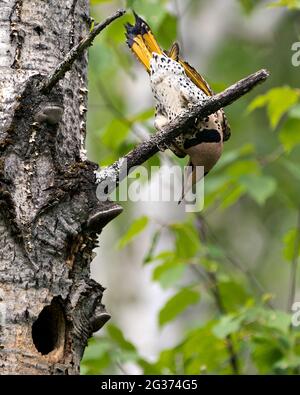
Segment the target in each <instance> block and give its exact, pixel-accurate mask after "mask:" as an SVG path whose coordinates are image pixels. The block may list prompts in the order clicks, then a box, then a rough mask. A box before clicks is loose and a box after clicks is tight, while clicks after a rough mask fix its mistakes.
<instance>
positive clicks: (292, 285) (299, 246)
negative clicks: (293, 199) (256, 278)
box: [287, 209, 300, 312]
mask: <svg viewBox="0 0 300 395" xmlns="http://www.w3.org/2000/svg"><path fill="white" fill-rule="evenodd" d="M299 250H300V209H299V210H298V219H297V228H296V238H295V243H294V251H293V258H292V262H291V272H290V281H289V298H288V305H287V310H288V312H290V311H291V309H292V306H293V304H294V301H295V295H296V287H297V269H298V262H299Z"/></svg>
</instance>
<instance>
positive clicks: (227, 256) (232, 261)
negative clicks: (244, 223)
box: [202, 218, 274, 310]
mask: <svg viewBox="0 0 300 395" xmlns="http://www.w3.org/2000/svg"><path fill="white" fill-rule="evenodd" d="M202 220H203V222H204V223H205V225H206V227H207V228H208V229H209V235H210V237H211V239H212V240H213V241H214V242H215V243H216V244H217V245H218V246H219V247H221V249H222V250H223V252H224V258H225V259H226V260H227V261H228V262H229V263H230V264H231V265H232V266H234V267H235V268H237V269H238V270H239V271H240V272H242V273H243V274H244V275H245V276H246V277H247V278H248V280H249V281H250V283H251V284H252V287H253V288H255V289H256V290H257V292H258V293H259V295H260V296H263V295H264V294H267V293H268V292H267V290H266V289H265V288H264V286H263V285H262V284H261V282H260V281H259V280H258V278H257V277H256V276H255V275H254V274H253V273H252V272H251V271H250V270H249V269H248V268H244V266H243V265H242V264H241V263H240V262H239V261H238V260H237V259H236V258H234V257H233V256H232V255H230V254H229V253H228V252H227V251H226V249H225V248H224V246H223V245H222V243H221V242H220V241H219V240H218V238H217V236H216V235H215V234H214V232H213V231H212V230H211V228H210V226H209V224H208V222H207V220H206V219H205V218H202ZM266 304H267V305H268V307H269V308H270V309H272V310H274V306H273V304H272V302H271V301H270V300H268V301H267V302H266Z"/></svg>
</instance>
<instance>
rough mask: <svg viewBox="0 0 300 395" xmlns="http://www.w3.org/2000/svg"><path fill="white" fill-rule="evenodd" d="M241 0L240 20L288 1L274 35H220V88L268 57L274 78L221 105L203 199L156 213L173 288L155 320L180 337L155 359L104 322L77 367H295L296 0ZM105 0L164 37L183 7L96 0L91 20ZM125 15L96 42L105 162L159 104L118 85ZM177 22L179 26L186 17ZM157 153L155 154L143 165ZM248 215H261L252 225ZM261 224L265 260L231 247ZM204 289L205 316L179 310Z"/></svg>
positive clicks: (92, 72) (92, 116)
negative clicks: (135, 107) (192, 209)
mask: <svg viewBox="0 0 300 395" xmlns="http://www.w3.org/2000/svg"><path fill="white" fill-rule="evenodd" d="M236 1H237V4H238V5H239V7H240V9H239V12H240V15H241V16H240V17H241V18H244V19H243V23H244V24H247V21H248V19H247V18H251V16H252V15H253V13H255V12H256V10H257V8H264V7H267V8H269V13H270V15H271V14H272V13H274V12H277V11H275V10H278V8H277V7H281V8H282V11H283V14H282V15H281V19H280V23H278V24H276V30H274V31H273V32H271V34H272V40H270V39H269V40H265V41H262V40H258V39H256V38H255V37H253V36H248V35H247V34H239V32H231V33H230V34H227V35H224V37H222V38H221V39H220V42H219V45H218V46H217V48H216V49H215V50H214V52H213V53H212V54H211V56H210V59H209V60H208V62H207V68H206V70H201V71H202V72H204V74H205V76H206V78H207V79H208V81H210V82H211V85H212V86H213V88H214V89H223V88H224V87H225V86H227V85H229V84H230V83H233V82H235V81H236V80H238V79H240V78H242V77H243V76H246V75H247V74H249V73H251V72H254V71H255V70H257V69H259V68H261V67H265V68H267V69H269V70H270V72H271V77H270V79H269V81H268V82H267V83H266V84H264V85H263V86H262V87H261V88H259V89H256V90H255V91H254V92H253V93H251V94H249V95H247V96H245V97H243V98H242V99H241V100H239V101H238V102H236V103H234V105H232V106H230V107H229V108H228V109H226V113H227V114H228V117H229V119H230V123H231V128H232V137H231V140H230V141H229V142H228V143H226V147H225V150H224V154H223V156H222V158H221V160H220V162H219V163H218V164H217V166H216V168H215V169H214V170H213V171H212V172H211V174H210V175H209V177H207V180H206V184H205V188H206V190H205V193H206V196H205V210H204V211H203V212H202V213H201V214H199V213H197V214H190V215H189V216H188V217H187V219H186V221H185V222H183V223H172V224H167V225H166V224H163V225H157V224H155V225H156V226H155V229H154V231H153V234H152V237H151V240H150V243H149V249H148V252H147V254H146V255H145V257H144V262H141V264H142V263H144V265H151V266H152V267H153V275H152V279H153V281H155V282H157V283H159V284H160V286H161V287H162V288H163V289H169V290H173V296H171V297H170V298H169V299H168V300H167V301H166V303H165V305H164V306H163V307H162V308H161V310H160V312H159V316H158V317H157V322H158V324H159V325H160V326H166V325H167V324H168V323H170V322H172V321H175V320H179V321H180V320H182V322H184V324H185V333H184V335H183V336H182V338H181V339H178V343H177V345H176V346H175V347H173V348H170V349H166V350H163V351H162V352H161V353H160V355H159V356H158V358H157V360H156V361H154V362H153V361H152V362H150V361H147V360H146V359H145V358H143V357H141V356H140V355H139V352H138V349H137V347H136V346H135V345H134V344H132V343H130V342H129V341H128V340H127V339H125V338H124V336H123V334H122V331H121V329H120V328H118V327H117V326H116V325H115V324H108V325H107V326H106V331H105V332H104V334H102V332H101V334H100V335H99V336H95V337H94V338H92V339H90V341H89V345H88V347H87V349H86V352H85V355H84V358H83V361H82V366H81V369H82V373H84V374H99V373H115V372H120V371H122V369H123V368H122V366H123V364H124V363H127V362H133V363H134V364H136V365H137V366H138V367H139V368H140V370H141V371H142V372H143V373H144V374H201V373H203V374H204V373H217V374H232V373H237V371H238V373H253V372H254V373H255V372H256V373H261V374H264V373H267V374H298V373H299V370H300V369H299V367H300V332H299V331H297V328H294V327H291V315H290V308H291V304H292V302H293V300H287V299H288V294H289V293H290V291H291V287H295V285H296V284H297V282H295V284H293V280H294V279H293V275H291V273H292V274H294V275H296V271H295V269H296V268H297V263H298V257H299V252H300V240H299V239H300V237H299V233H300V229H299V227H300V225H299V221H298V222H297V217H299V216H300V214H299V212H300V204H299V199H300V159H299V158H300V90H299V71H300V68H296V67H293V66H292V64H291V56H292V53H291V50H290V48H291V44H292V43H293V42H294V41H299V32H300V24H299V12H297V9H300V2H299V1H298V0H280V1H268V2H264V1H260V0H239V1H238V0H236ZM102 3H104V4H106V5H109V4H110V5H113V6H114V7H113V8H117V7H119V6H122V5H123V6H124V5H125V6H126V7H129V8H134V9H135V10H136V12H137V13H139V14H141V15H143V16H144V17H145V19H146V20H147V21H148V22H149V24H150V25H151V26H152V28H153V31H154V32H155V34H156V35H157V36H158V37H159V41H160V43H161V44H162V46H163V47H165V48H168V47H169V46H170V44H171V43H172V41H173V40H175V39H176V35H177V33H178V31H179V24H180V15H179V16H176V15H174V14H173V13H172V12H171V11H170V7H169V6H170V3H171V2H169V1H167V0H165V1H158V0H151V1H143V0H142V1H137V0H128V1H127V2H126V4H124V3H123V2H121V1H120V2H119V1H99V0H91V4H92V6H93V7H92V12H93V15H94V17H95V19H96V20H101V18H104V17H105V16H106V15H105V12H104V11H103V8H102V7H99V4H100V5H101V4H102ZM204 4H207V2H205V1H204V0H203V1H196V0H190V1H186V8H185V13H187V14H189V15H190V18H191V19H193V17H194V15H196V16H199V15H200V14H201V7H202V6H203V5H204ZM275 7H276V8H275ZM287 10H288V11H287ZM245 18H246V19H245ZM128 20H129V21H132V15H131V14H130V13H128V15H125V16H124V17H122V18H121V19H120V20H118V21H116V22H115V23H114V24H113V25H111V26H110V27H109V28H108V29H107V30H105V31H104V32H103V34H102V35H101V36H100V37H99V38H98V39H97V40H96V42H95V45H94V46H93V47H92V48H91V50H90V62H89V86H90V96H89V103H90V106H89V113H88V149H89V154H90V158H91V159H92V160H95V161H98V162H99V163H100V164H101V165H106V164H109V163H111V162H112V161H114V160H115V159H117V158H118V157H120V156H121V155H123V154H124V153H126V152H127V151H128V150H129V149H131V148H132V147H133V146H134V145H135V144H136V143H137V142H138V140H139V136H138V134H137V133H135V132H136V131H137V129H138V128H139V126H140V125H143V127H144V128H145V129H146V130H147V131H148V132H149V133H152V132H153V109H152V108H144V110H143V111H141V112H138V113H131V112H129V110H128V108H127V95H128V92H127V91H124V90H123V89H122V83H121V82H122V76H123V75H124V73H125V74H129V75H130V76H132V78H134V70H133V65H134V63H135V61H136V60H135V59H134V58H133V56H132V55H131V54H130V53H129V51H128V49H127V48H126V45H125V39H124V27H123V24H124V22H125V21H128ZM297 28H298V30H297ZM181 29H182V31H183V32H184V29H188V26H184V29H183V27H181ZM297 32H298V33H297ZM181 34H184V33H182V32H181ZM200 39H202V38H200ZM194 66H197V65H194ZM212 82H213V83H212ZM129 93H130V92H129ZM141 100H143V98H142V97H141ZM174 160H176V159H175V158H174ZM159 163H160V159H159V157H158V156H156V157H155V158H153V159H151V160H150V161H149V163H148V165H153V164H156V165H157V164H159ZM124 215H127V216H126V217H125V218H126V219H125V220H124V221H125V222H126V223H128V221H131V222H132V219H131V217H130V210H129V211H128V213H127V214H126V213H125V214H124ZM250 218H251V219H255V220H256V222H255V223H254V224H252V222H251V221H250ZM214 222H215V223H216V225H212V224H213V223H214ZM150 224H152V225H153V223H152V218H151V216H149V217H146V216H144V215H143V216H142V217H140V218H138V219H136V220H135V221H134V222H132V224H131V226H129V227H128V226H127V224H126V226H125V228H127V231H125V232H123V235H122V238H121V239H120V240H119V242H118V245H119V247H120V248H124V247H125V246H126V245H127V244H129V243H130V242H132V241H133V240H134V238H135V237H136V236H137V235H138V234H140V233H141V232H142V231H144V230H145V228H146V227H147V226H149V225H150ZM257 224H259V225H257ZM245 229H246V231H245ZM260 229H264V231H263V233H264V236H263V235H258V238H261V239H262V240H263V246H262V248H261V252H260V253H259V256H258V258H257V259H259V264H257V265H256V266H255V267H254V268H253V269H252V268H251V267H250V268H249V266H247V265H246V264H244V263H245V262H243V261H241V260H240V258H239V257H238V256H237V255H236V254H235V249H236V247H237V245H236V241H237V242H238V243H240V244H245V243H247V238H248V237H249V243H252V242H253V241H252V240H255V239H253V238H251V237H250V236H249V235H251V234H253V233H255V234H256V233H257V232H260ZM162 232H168V234H169V236H170V238H171V239H172V240H173V247H172V248H170V249H168V250H164V251H157V245H158V242H159V240H160V237H161V234H162ZM240 232H241V234H239V233H240ZM243 232H244V233H243ZM245 232H246V233H245ZM251 249H252V250H253V251H255V249H256V245H250V249H248V251H251ZM245 259H246V257H244V260H245ZM246 260H247V259H246ZM286 261H287V262H289V264H288V265H286V264H285V262H286ZM141 270H143V269H141ZM187 273H190V274H191V273H192V275H190V276H187ZM289 276H290V280H288V277H289ZM183 279H184V280H183ZM294 291H295V290H294ZM111 292H117V290H111ZM200 294H201V296H203V297H204V295H206V296H205V297H206V299H207V298H208V299H209V300H210V305H211V313H210V314H209V316H208V317H206V318H205V320H202V319H201V320H199V319H192V320H191V321H189V320H188V322H187V320H185V319H184V318H182V317H184V316H185V313H186V312H191V311H194V312H195V314H194V317H197V309H198V308H199V300H200ZM292 294H293V292H292ZM287 302H288V309H287V310H286V311H287V312H285V309H286V304H287ZM233 357H234V358H235V359H236V360H237V367H234V366H233V364H232V358H233Z"/></svg>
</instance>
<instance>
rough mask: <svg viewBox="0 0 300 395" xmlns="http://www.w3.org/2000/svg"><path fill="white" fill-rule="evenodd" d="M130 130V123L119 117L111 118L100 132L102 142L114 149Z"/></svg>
mask: <svg viewBox="0 0 300 395" xmlns="http://www.w3.org/2000/svg"><path fill="white" fill-rule="evenodd" d="M129 132H130V125H128V124H127V123H126V122H122V121H121V120H119V119H113V120H112V121H111V122H110V123H109V124H108V126H107V127H106V128H105V130H104V132H103V133H102V142H103V144H105V145H106V147H108V148H110V149H111V150H116V149H117V148H118V147H119V146H120V145H121V143H122V142H123V141H124V140H125V139H126V137H127V136H128V134H129Z"/></svg>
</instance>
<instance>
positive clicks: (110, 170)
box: [97, 70, 269, 182]
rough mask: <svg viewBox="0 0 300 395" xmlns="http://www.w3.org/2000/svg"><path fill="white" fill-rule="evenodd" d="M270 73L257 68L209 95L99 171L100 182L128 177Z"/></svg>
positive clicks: (262, 80) (98, 178)
mask: <svg viewBox="0 0 300 395" xmlns="http://www.w3.org/2000/svg"><path fill="white" fill-rule="evenodd" d="M268 76H269V72H268V71H267V70H260V71H257V72H256V73H254V74H251V75H249V76H248V77H246V78H244V79H242V80H240V81H238V82H236V83H235V84H233V85H231V86H230V87H229V88H227V89H225V90H224V91H223V92H221V93H218V94H216V95H214V96H212V97H210V98H208V99H207V101H205V102H204V103H202V104H200V105H194V106H193V107H191V108H190V109H189V110H187V111H185V112H184V113H183V114H181V115H180V116H179V117H177V118H176V119H175V120H173V121H171V122H170V123H169V124H168V125H167V126H165V127H164V128H163V129H162V130H160V131H159V132H157V133H155V134H154V135H152V136H151V137H150V138H149V139H148V140H146V141H144V142H142V143H141V144H139V145H138V146H137V147H136V148H134V149H133V150H132V151H130V152H129V153H128V154H126V155H125V156H124V157H122V158H120V159H119V160H118V161H116V162H115V163H113V164H112V165H110V166H108V167H107V168H105V169H103V170H100V171H99V172H98V173H97V180H98V182H101V181H104V180H105V179H106V178H107V177H109V178H110V179H111V180H114V181H117V182H118V181H121V180H122V179H123V178H125V177H126V176H127V174H128V172H129V171H130V169H131V168H133V167H135V166H139V165H141V164H143V163H144V162H146V160H148V159H149V158H151V157H152V156H153V155H154V154H156V153H157V152H158V151H159V148H158V147H159V146H164V145H169V144H170V143H171V142H172V141H173V140H174V138H175V137H177V136H178V135H179V134H180V133H184V131H185V130H188V128H189V127H191V125H193V123H194V120H195V118H205V117H207V116H208V115H210V114H212V113H214V112H216V111H218V110H219V109H220V108H223V107H226V106H228V105H229V104H231V103H233V102H234V101H236V100H238V99H239V98H240V97H242V96H243V95H245V94H246V93H248V92H249V91H251V90H252V89H253V88H254V87H255V86H256V85H258V84H260V83H262V82H264V81H265V80H266V79H267V78H268ZM124 161H126V162H127V163H126V165H127V174H121V175H120V174H119V170H120V167H121V165H122V163H124Z"/></svg>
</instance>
